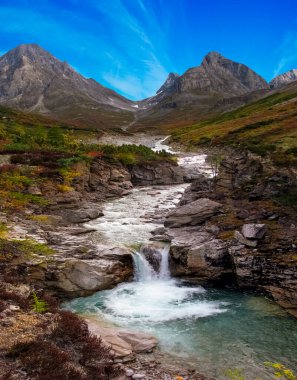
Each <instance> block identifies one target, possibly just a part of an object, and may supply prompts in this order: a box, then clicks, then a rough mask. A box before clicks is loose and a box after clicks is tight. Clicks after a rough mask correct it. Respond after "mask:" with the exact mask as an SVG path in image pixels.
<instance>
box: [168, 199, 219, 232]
mask: <svg viewBox="0 0 297 380" xmlns="http://www.w3.org/2000/svg"><path fill="white" fill-rule="evenodd" d="M221 207H222V205H221V204H220V203H217V202H214V201H212V200H210V199H208V198H201V199H198V200H197V201H194V202H191V203H188V204H186V205H184V206H181V207H177V208H176V209H174V210H173V211H171V212H170V213H169V214H168V215H167V216H166V220H165V223H164V225H165V226H166V227H174V228H176V227H181V226H185V225H190V226H194V225H197V224H202V223H204V222H205V221H206V220H208V219H210V218H211V217H212V216H214V215H216V214H217V213H219V211H220V209H221Z"/></svg>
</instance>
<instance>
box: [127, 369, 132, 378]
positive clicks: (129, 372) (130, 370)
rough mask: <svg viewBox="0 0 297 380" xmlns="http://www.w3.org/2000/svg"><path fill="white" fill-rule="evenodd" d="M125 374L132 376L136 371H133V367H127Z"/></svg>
mask: <svg viewBox="0 0 297 380" xmlns="http://www.w3.org/2000/svg"><path fill="white" fill-rule="evenodd" d="M125 374H126V376H128V377H132V376H133V375H134V371H133V369H127V370H126V371H125Z"/></svg>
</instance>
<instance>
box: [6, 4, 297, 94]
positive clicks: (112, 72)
mask: <svg viewBox="0 0 297 380" xmlns="http://www.w3.org/2000/svg"><path fill="white" fill-rule="evenodd" d="M31 42H34V43H37V44H39V45H40V46H42V47H43V48H45V49H46V50H48V51H50V52H51V53H52V54H54V55H55V56H56V57H57V58H59V59H61V60H63V61H67V62H68V63H69V64H70V65H71V66H72V67H74V68H75V69H76V70H77V71H79V72H80V73H81V74H82V75H84V76H87V77H92V78H94V79H96V80H97V81H98V82H100V83H101V84H103V85H105V86H107V87H110V88H113V89H115V90H116V91H118V92H120V93H121V94H122V95H124V96H126V97H128V98H130V99H142V98H145V97H148V96H151V95H153V94H154V93H155V92H156V90H157V89H158V88H159V87H160V86H161V85H162V83H163V82H164V80H165V79H166V77H167V75H168V73H169V72H171V71H173V72H177V73H179V74H182V73H183V72H184V71H186V70H187V69H188V68H189V67H193V66H198V65H199V64H200V62H201V60H202V59H203V56H204V55H205V54H207V53H208V52H209V51H213V50H215V51H218V52H220V53H221V54H223V55H224V56H226V57H227V58H230V59H233V60H235V61H237V62H242V63H245V64H246V65H248V66H249V67H251V68H252V69H253V70H255V71H256V72H258V73H259V74H260V75H262V76H263V77H264V78H265V79H267V80H270V79H271V78H272V77H273V76H275V75H277V74H279V73H282V72H285V71H287V70H290V69H292V68H297V1H296V0H282V1H280V0H249V1H244V0H237V1H236V0H212V1H207V0H84V1H83V0H65V1H62V0H35V1H30V0H27V1H25V0H14V1H11V0H9V1H6V0H0V54H4V53H5V52H6V51H8V50H10V49H12V48H13V47H15V46H17V45H19V44H21V43H31Z"/></svg>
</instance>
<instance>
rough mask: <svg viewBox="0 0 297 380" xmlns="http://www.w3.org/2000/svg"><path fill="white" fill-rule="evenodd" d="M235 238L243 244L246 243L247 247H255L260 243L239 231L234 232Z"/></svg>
mask: <svg viewBox="0 0 297 380" xmlns="http://www.w3.org/2000/svg"><path fill="white" fill-rule="evenodd" d="M234 238H235V239H236V240H237V241H238V242H239V243H241V244H243V245H246V246H247V247H253V248H255V247H256V246H257V244H258V242H257V240H250V239H247V238H245V237H244V236H243V235H242V234H241V233H240V232H239V231H235V232H234Z"/></svg>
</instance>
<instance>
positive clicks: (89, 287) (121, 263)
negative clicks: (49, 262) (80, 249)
mask: <svg viewBox="0 0 297 380" xmlns="http://www.w3.org/2000/svg"><path fill="white" fill-rule="evenodd" d="M132 275H133V264H132V258H131V254H130V251H128V250H127V249H124V248H119V247H114V248H111V249H109V248H106V247H105V248H104V247H101V248H98V252H97V255H96V258H94V259H89V260H80V259H68V260H65V261H64V262H63V263H62V264H61V265H59V266H58V267H57V268H56V270H55V271H54V281H53V282H51V283H49V284H48V285H50V286H51V287H54V288H55V289H57V290H58V291H59V292H60V293H62V294H66V295H67V296H68V297H77V296H86V295H90V294H92V293H94V292H96V291H99V290H104V289H109V288H112V287H114V286H116V285H117V284H119V283H121V282H123V281H127V280H128V279H129V278H130V277H131V276H132Z"/></svg>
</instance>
